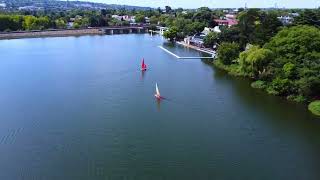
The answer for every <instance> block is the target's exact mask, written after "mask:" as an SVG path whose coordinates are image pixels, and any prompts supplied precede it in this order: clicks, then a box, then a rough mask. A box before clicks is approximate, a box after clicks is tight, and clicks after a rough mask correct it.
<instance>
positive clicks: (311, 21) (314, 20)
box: [293, 9, 320, 27]
mask: <svg viewBox="0 0 320 180" xmlns="http://www.w3.org/2000/svg"><path fill="white" fill-rule="evenodd" d="M293 23H294V25H310V26H316V27H320V9H314V10H313V9H312V10H311V9H306V10H304V11H303V12H301V13H300V15H299V16H298V17H295V18H294V22H293Z"/></svg>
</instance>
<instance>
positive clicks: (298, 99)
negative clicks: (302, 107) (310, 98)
mask: <svg viewBox="0 0 320 180" xmlns="http://www.w3.org/2000/svg"><path fill="white" fill-rule="evenodd" d="M287 99H288V100H291V101H295V102H298V103H301V102H305V101H306V98H305V97H304V96H302V95H298V96H295V95H289V96H287Z"/></svg>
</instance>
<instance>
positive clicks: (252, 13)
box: [238, 9, 259, 49]
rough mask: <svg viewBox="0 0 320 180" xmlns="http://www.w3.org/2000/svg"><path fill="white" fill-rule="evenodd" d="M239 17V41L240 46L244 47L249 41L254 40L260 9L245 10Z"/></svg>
mask: <svg viewBox="0 0 320 180" xmlns="http://www.w3.org/2000/svg"><path fill="white" fill-rule="evenodd" d="M238 19H239V24H238V28H239V31H240V33H239V37H240V39H239V42H240V47H241V48H242V49H243V48H244V47H245V46H246V44H247V43H252V42H254V37H255V36H254V33H255V27H256V23H257V22H258V19H259V9H249V10H248V11H243V12H241V13H240V14H239V16H238Z"/></svg>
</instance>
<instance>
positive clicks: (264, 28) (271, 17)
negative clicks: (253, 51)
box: [252, 12, 282, 46]
mask: <svg viewBox="0 0 320 180" xmlns="http://www.w3.org/2000/svg"><path fill="white" fill-rule="evenodd" d="M277 17H278V16H277V14H275V13H272V12H269V13H266V12H261V13H260V15H259V19H258V21H257V22H256V27H255V30H254V36H255V37H254V39H253V40H252V41H253V42H254V43H255V44H258V45H261V46H262V45H264V44H265V43H266V42H268V41H269V40H270V39H271V38H272V37H273V36H274V35H276V34H277V32H278V30H279V27H281V26H282V23H281V22H280V21H279V20H278V18H277Z"/></svg>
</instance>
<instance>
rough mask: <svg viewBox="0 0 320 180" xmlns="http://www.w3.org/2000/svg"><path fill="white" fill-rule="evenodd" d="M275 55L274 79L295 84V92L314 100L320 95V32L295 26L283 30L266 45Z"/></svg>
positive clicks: (308, 27)
mask: <svg viewBox="0 0 320 180" xmlns="http://www.w3.org/2000/svg"><path fill="white" fill-rule="evenodd" d="M265 48H268V49H270V50H271V51H273V52H274V53H275V60H274V61H273V62H272V63H271V68H272V69H273V70H274V72H275V73H274V76H275V77H282V78H288V79H291V80H292V81H293V84H294V85H295V89H293V88H292V87H291V88H289V89H293V93H297V94H301V95H303V96H305V97H308V98H312V97H314V96H316V95H317V92H320V30H319V29H317V28H315V27H310V26H295V27H291V28H285V29H283V30H282V31H280V32H279V33H278V34H277V35H276V36H275V37H274V38H272V40H271V41H270V42H269V43H267V44H266V45H265Z"/></svg>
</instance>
